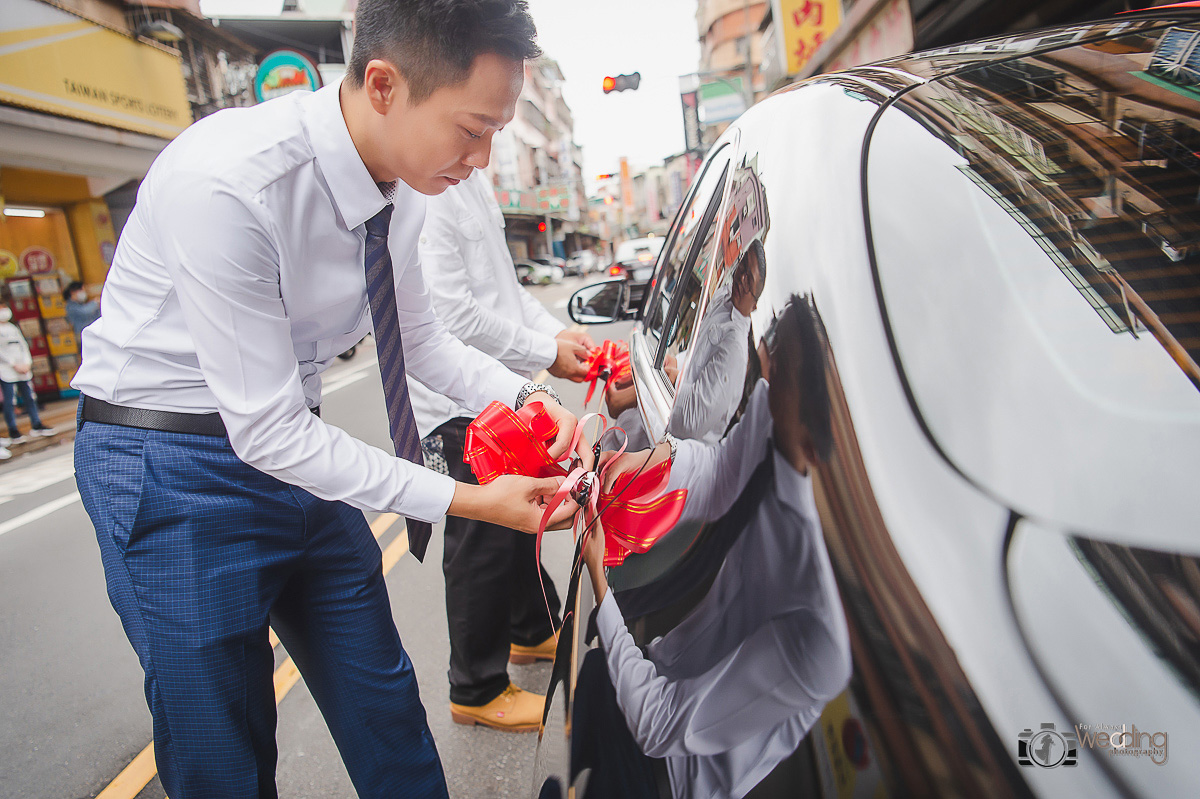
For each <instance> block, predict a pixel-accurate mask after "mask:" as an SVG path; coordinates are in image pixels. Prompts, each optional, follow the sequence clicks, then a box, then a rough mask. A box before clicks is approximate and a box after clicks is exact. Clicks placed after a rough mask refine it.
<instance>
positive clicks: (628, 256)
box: [616, 238, 665, 263]
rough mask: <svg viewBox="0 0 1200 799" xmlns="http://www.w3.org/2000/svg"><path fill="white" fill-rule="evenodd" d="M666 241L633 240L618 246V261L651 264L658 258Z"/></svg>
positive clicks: (655, 239) (654, 239)
mask: <svg viewBox="0 0 1200 799" xmlns="http://www.w3.org/2000/svg"><path fill="white" fill-rule="evenodd" d="M664 241H665V239H661V238H653V239H631V240H630V241H623V242H621V243H620V244H618V245H617V255H616V260H617V262H618V263H626V262H632V261H645V262H651V261H654V260H655V259H656V258H658V254H659V252H661V251H662V248H663V242H664Z"/></svg>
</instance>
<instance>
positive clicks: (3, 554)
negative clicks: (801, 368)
mask: <svg viewBox="0 0 1200 799" xmlns="http://www.w3.org/2000/svg"><path fill="white" fill-rule="evenodd" d="M586 282H587V281H586V280H584V279H580V278H568V279H567V281H566V282H564V283H563V284H562V285H559V286H549V287H539V288H535V289H533V291H534V293H535V296H537V297H538V299H539V300H541V301H542V303H543V304H544V305H545V306H546V307H547V308H549V309H550V310H551V311H552V312H553V313H554V314H555V315H556V316H559V317H560V318H562V319H563V320H564V321H566V313H565V310H564V309H565V308H566V300H567V297H569V296H570V294H571V292H572V291H574V290H575V289H576V288H577V287H579V286H581V285H584V284H585V283H586ZM628 328H629V325H628V324H620V325H607V326H604V327H601V328H594V329H593V330H592V331H591V332H592V335H593V337H594V338H596V340H597V342H599V341H600V340H601V339H603V338H605V337H608V338H616V337H621V336H624V335H626V333H627V331H628ZM373 355H374V353H373V350H372V349H371V347H370V346H369V345H368V346H367V347H366V348H365V349H364V350H360V353H359V354H358V356H356V358H355V359H354V360H352V361H349V362H348V363H339V364H338V365H337V366H335V367H333V368H332V369H331V370H330V372H329V374H328V375H327V377H326V396H325V399H324V400H323V403H322V413H323V416H324V418H325V419H326V420H328V421H329V422H330V423H332V424H335V425H338V426H340V427H342V428H344V429H345V430H347V431H348V432H349V433H351V434H352V435H355V436H357V437H359V438H361V439H363V440H365V441H367V442H370V443H372V444H375V445H377V446H381V447H385V448H388V447H390V444H389V443H388V441H387V417H386V412H385V410H384V405H383V389H382V386H381V385H380V379H379V371H378V368H377V367H376V366H375V364H374V359H373ZM556 387H557V388H558V389H559V391H560V393H562V395H563V398H564V401H565V402H566V403H567V405H568V407H571V408H572V409H573V410H575V411H576V412H579V411H580V410H581V408H582V404H583V395H584V391H583V389H582V387H580V386H575V385H571V384H566V385H562V381H556ZM594 404H595V401H593V405H594ZM593 410H594V407H593ZM402 526H403V521H402V520H400V521H398V522H397V521H394V520H392V519H391V518H390V516H385V517H383V518H381V519H377V520H376V521H375V522H374V528H375V529H377V530H381V531H382V532H381V534H380V535H379V539H380V545H381V546H382V547H383V548H384V551H385V558H384V559H385V567H386V566H387V564H388V561H389V556H390V557H392V558H393V559H394V558H395V555H397V554H398V553H402V552H404V539H403V536H398V533H400V531H401V530H402ZM397 539H399V540H398V541H397ZM394 542H395V545H394V546H393V543H394ZM441 551H442V550H441V537H440V536H439V535H437V530H436V529H435V535H434V539H433V542H432V543H431V545H430V548H429V553H428V555H427V557H426V560H425V564H424V565H422V564H419V563H417V561H416V560H415V559H414V558H413V557H411V555H408V554H406V553H405V554H403V556H402V557H400V558H399V559H398V560H397V561H396V562H395V564H394V568H392V569H391V571H390V572H389V573H388V577H387V585H388V591H389V592H390V595H391V599H392V608H393V613H394V615H395V619H396V625H397V627H398V629H399V630H400V635H401V638H402V640H403V641H404V644H405V647H406V649H407V650H408V652H409V655H410V656H411V657H412V660H413V662H414V664H415V666H416V670H417V678H418V681H419V683H420V687H421V696H422V699H423V701H424V703H425V707H426V708H427V710H428V713H429V722H430V727H431V728H432V730H433V734H434V737H435V739H436V740H437V744H438V749H439V751H440V752H441V756H442V761H443V764H444V766H445V769H446V775H447V778H448V780H449V783H450V795H451V796H452V797H464V798H466V797H470V799H477V798H483V799H486V798H487V797H527V796H529V794H530V782H531V778H532V777H531V765H532V761H533V753H534V749H535V747H536V745H537V736H536V735H533V734H525V735H517V734H510V733H498V732H495V731H492V730H485V729H483V728H467V727H462V726H459V725H455V724H453V723H451V721H450V715H449V709H448V702H449V699H448V686H447V683H446V667H447V663H448V659H449V644H448V642H447V639H446V616H445V601H444V585H443V581H442V573H441V569H440V563H441ZM570 558H571V542H570V537H569V535H568V534H566V533H562V534H558V535H556V536H549V537H548V538H547V541H546V546H545V548H544V552H543V560H544V562H545V563H546V565H547V568H548V569H549V571H550V573H551V575H552V576H553V577H554V579H555V581H556V582H558V583H559V585H560V586H562V587H563V588H564V589H565V585H566V575H567V572H568V571H569V567H570ZM0 608H3V610H2V611H0V675H3V679H0V707H2V708H3V709H4V713H3V714H0V799H9V798H10V797H11V798H12V799H17V797H20V798H21V799H34V798H35V797H36V798H37V799H42V798H43V797H44V798H45V799H77V797H95V796H97V795H99V794H100V793H101V792H102V791H105V790H106V788H107V791H106V792H105V794H104V799H132V797H134V796H137V797H144V798H145V799H162V798H163V791H162V788H161V786H160V785H159V784H158V780H157V778H153V779H151V780H150V782H149V783H148V784H146V785H145V788H144V789H142V790H139V788H138V784H139V782H141V780H144V779H145V777H144V776H142V777H141V780H138V779H137V772H138V771H139V770H140V767H143V766H145V767H148V768H147V769H146V770H145V771H143V772H142V773H143V774H146V773H151V770H152V763H151V762H150V761H149V759H148V758H147V757H145V756H143V757H142V758H141V759H140V760H139V761H138V764H137V765H135V766H134V767H133V768H127V767H128V766H130V764H131V762H133V761H134V760H135V758H137V756H138V755H139V753H141V752H142V751H143V750H144V749H145V747H146V746H147V744H148V743H149V742H150V740H151V729H150V715H149V712H148V711H147V709H146V705H145V700H144V697H143V694H142V672H141V669H140V668H139V667H138V663H137V658H136V657H135V656H134V654H133V651H132V649H131V648H130V646H129V644H128V642H127V641H126V639H125V636H124V633H123V632H122V630H121V625H120V622H119V620H118V619H117V616H116V614H115V613H114V612H113V610H112V608H111V606H110V605H109V603H108V598H107V596H106V594H105V587H104V576H103V572H102V570H101V568H100V558H99V553H98V550H97V547H96V542H95V536H94V532H93V531H92V528H91V524H90V522H89V521H88V518H87V515H86V514H85V513H84V510H83V507H82V505H81V504H80V503H79V501H78V498H77V494H76V493H75V484H74V480H73V466H72V459H71V448H70V445H69V443H68V444H65V445H61V446H57V447H53V448H51V449H49V450H46V451H43V452H39V453H36V454H33V455H29V456H26V457H23V458H21V459H19V460H17V461H15V462H13V463H10V464H7V465H5V466H4V467H0ZM276 660H277V666H280V667H281V668H280V669H279V671H278V672H277V676H276V684H277V692H278V691H279V689H280V688H281V687H284V688H286V687H287V686H288V685H289V680H288V677H289V675H290V674H291V670H290V668H289V664H288V663H287V654H286V652H285V651H284V650H283V647H277V649H276ZM549 671H550V670H549V666H548V665H546V664H539V665H534V666H513V667H511V673H512V676H513V679H514V681H515V682H516V683H517V684H518V685H520V686H521V687H523V688H527V689H532V690H537V691H539V692H541V691H543V690H544V688H545V685H546V682H547V680H548V678H549ZM278 740H279V770H278V784H279V792H280V795H281V796H286V797H322V798H324V797H353V796H354V792H353V789H352V788H351V785H350V781H349V778H348V777H347V775H346V771H345V769H344V768H343V766H342V763H341V760H340V758H339V757H338V754H337V750H336V748H335V747H334V744H333V740H332V739H331V738H330V736H329V733H328V731H327V730H326V728H325V724H324V721H323V720H322V719H321V716H320V714H319V713H318V712H317V710H316V706H315V704H314V703H313V700H312V697H311V696H310V695H309V693H308V691H307V689H306V688H305V687H304V683H303V680H301V681H299V682H297V683H295V685H294V687H293V688H291V690H290V691H288V692H287V693H286V695H284V697H283V699H282V700H281V702H280V705H279V733H278ZM119 777H120V779H118V778H119ZM114 780H117V781H116V782H114ZM126 781H130V782H132V783H133V787H132V788H129V787H126V786H127V784H128V783H127V782H126Z"/></svg>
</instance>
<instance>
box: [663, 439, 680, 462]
mask: <svg viewBox="0 0 1200 799" xmlns="http://www.w3.org/2000/svg"><path fill="white" fill-rule="evenodd" d="M663 441H665V442H666V443H668V444H670V445H671V463H675V451H676V450H677V449H679V439H677V438H676V437H675V436H673V435H671V434H670V433H663Z"/></svg>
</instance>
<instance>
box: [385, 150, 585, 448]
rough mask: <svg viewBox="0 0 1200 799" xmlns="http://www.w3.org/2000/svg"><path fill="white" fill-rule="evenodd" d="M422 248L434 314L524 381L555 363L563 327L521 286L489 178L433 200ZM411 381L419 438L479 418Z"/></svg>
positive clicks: (476, 177)
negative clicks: (457, 421) (456, 422)
mask: <svg viewBox="0 0 1200 799" xmlns="http://www.w3.org/2000/svg"><path fill="white" fill-rule="evenodd" d="M417 251H418V252H419V253H420V256H421V271H422V272H423V273H424V274H425V282H426V283H428V284H429V293H430V296H431V297H432V298H433V309H434V311H436V312H437V315H438V318H439V319H441V320H442V322H443V323H444V324H445V325H446V329H447V330H449V331H450V332H451V333H452V334H454V335H455V336H457V337H458V338H459V340H461V341H463V342H464V343H466V344H470V345H471V346H472V347H475V348H476V349H479V350H482V351H483V352H486V353H487V354H488V355H491V356H492V357H493V358H495V359H497V360H498V361H500V362H501V363H502V364H504V365H505V366H507V367H508V368H509V369H512V370H513V371H514V372H516V373H518V374H520V375H522V376H523V377H529V376H531V375H532V374H533V373H534V372H536V371H539V370H541V369H545V368H547V367H549V366H550V365H551V364H553V363H554V360H555V359H556V358H557V357H558V342H557V341H555V340H554V337H555V336H556V335H557V334H558V333H559V332H561V331H562V330H563V328H565V327H566V325H564V324H563V323H562V322H560V321H558V320H557V319H555V318H554V317H553V316H552V315H551V314H550V312H549V311H547V310H546V309H545V308H543V307H542V304H541V303H540V302H538V301H537V300H535V299H534V298H533V297H532V296H531V295H530V294H529V292H528V291H526V290H525V289H524V288H522V287H521V284H520V283H519V282H518V281H517V273H516V269H515V268H514V267H513V260H512V255H510V254H509V251H508V244H507V242H506V241H505V238H504V214H503V213H501V212H500V205H499V203H497V202H496V193H495V192H494V191H493V190H492V183H491V181H490V180H488V177H487V175H486V174H484V173H483V172H481V171H479V170H476V171H475V172H474V173H473V174H472V175H471V177H470V178H469V179H467V180H464V181H463V182H462V183H460V184H458V185H457V186H452V187H451V188H449V189H447V190H446V191H444V192H442V193H441V194H440V195H438V196H436V197H430V198H429V201H428V203H427V210H426V212H425V226H424V227H423V228H422V229H421V238H420V243H419V244H418V245H417ZM408 382H409V393H410V394H411V395H412V405H413V413H414V414H415V415H416V418H417V429H418V430H420V433H421V437H422V438H424V437H425V436H427V435H429V434H430V433H432V432H433V431H434V430H435V429H437V428H438V427H439V426H440V425H442V424H444V423H446V422H448V421H449V420H451V419H454V418H456V417H459V416H474V415H475V414H474V413H471V412H470V411H468V410H467V409H466V408H463V407H462V406H461V405H459V404H458V403H456V402H454V401H453V400H451V399H449V398H447V397H445V396H443V395H441V394H439V393H437V392H436V391H431V390H430V389H428V388H426V387H425V386H423V385H421V384H420V383H418V382H417V381H416V380H413V379H411V378H410V379H409V381H408Z"/></svg>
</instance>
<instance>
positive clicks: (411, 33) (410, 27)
mask: <svg viewBox="0 0 1200 799" xmlns="http://www.w3.org/2000/svg"><path fill="white" fill-rule="evenodd" d="M536 36H537V29H536V28H535V27H534V25H533V18H532V17H531V16H530V15H529V7H528V5H527V3H526V0H359V3H358V9H357V10H356V11H355V13H354V49H353V50H351V52H350V63H349V64H348V65H347V68H346V77H347V78H348V79H349V81H350V83H351V85H353V86H362V85H363V81H364V80H365V79H366V69H367V63H368V62H370V61H371V60H372V59H375V58H381V59H384V60H386V61H390V62H392V63H393V64H395V65H396V68H397V69H399V70H400V74H401V75H403V76H404V80H405V81H406V82H407V83H408V91H409V102H410V103H413V104H416V103H419V102H421V101H423V100H425V99H426V98H428V97H429V95H431V94H433V93H434V91H436V90H437V89H440V88H442V87H443V86H453V85H454V84H456V83H461V82H462V81H464V80H466V79H467V76H468V75H469V74H470V72H471V64H473V63H475V57H476V56H478V55H479V54H480V53H495V54H496V55H501V56H505V57H507V58H511V59H513V60H514V61H524V60H525V59H528V58H537V57H538V56H539V55H541V54H542V51H541V50H540V49H539V48H538V46H537V44H536V43H535V41H534V38H535V37H536Z"/></svg>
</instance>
